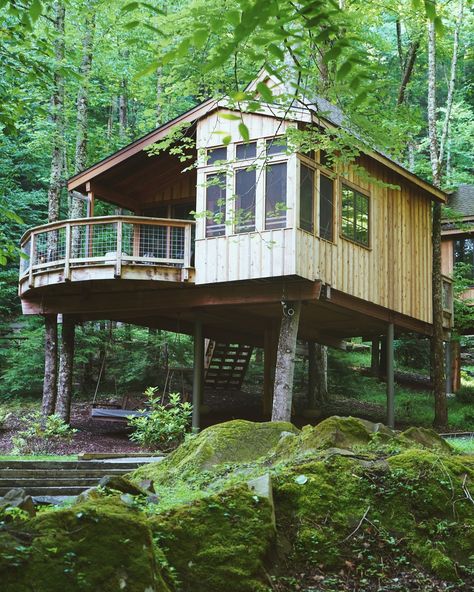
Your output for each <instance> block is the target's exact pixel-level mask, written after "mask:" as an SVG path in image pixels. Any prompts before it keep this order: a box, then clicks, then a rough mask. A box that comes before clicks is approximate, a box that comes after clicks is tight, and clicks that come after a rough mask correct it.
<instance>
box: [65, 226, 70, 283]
mask: <svg viewBox="0 0 474 592" xmlns="http://www.w3.org/2000/svg"><path fill="white" fill-rule="evenodd" d="M65 233H66V236H65V241H66V244H65V248H64V280H65V281H68V280H70V279H71V263H70V260H71V225H70V224H66V229H65Z"/></svg>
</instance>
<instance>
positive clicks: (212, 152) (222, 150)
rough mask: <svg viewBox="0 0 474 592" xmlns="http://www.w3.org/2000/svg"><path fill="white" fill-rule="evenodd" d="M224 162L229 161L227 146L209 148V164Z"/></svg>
mask: <svg viewBox="0 0 474 592" xmlns="http://www.w3.org/2000/svg"><path fill="white" fill-rule="evenodd" d="M222 160H227V148H226V146H220V147H219V148H209V149H208V150H207V164H208V165H209V164H215V163H216V162H220V161H222Z"/></svg>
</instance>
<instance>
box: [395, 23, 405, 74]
mask: <svg viewBox="0 0 474 592" xmlns="http://www.w3.org/2000/svg"><path fill="white" fill-rule="evenodd" d="M395 26H396V28H397V50H398V61H399V63H400V71H401V72H403V62H404V61H405V60H404V57H403V46H402V24H401V22H400V19H397V21H396V23H395Z"/></svg>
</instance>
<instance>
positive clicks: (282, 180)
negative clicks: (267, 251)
mask: <svg viewBox="0 0 474 592" xmlns="http://www.w3.org/2000/svg"><path fill="white" fill-rule="evenodd" d="M285 226H286V162H280V163H277V164H270V165H267V166H266V169H265V230H272V229H273V228H285Z"/></svg>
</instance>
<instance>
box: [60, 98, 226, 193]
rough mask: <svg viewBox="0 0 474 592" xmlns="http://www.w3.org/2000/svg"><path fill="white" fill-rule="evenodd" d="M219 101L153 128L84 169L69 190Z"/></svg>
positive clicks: (108, 168) (205, 111)
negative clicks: (141, 136)
mask: <svg viewBox="0 0 474 592" xmlns="http://www.w3.org/2000/svg"><path fill="white" fill-rule="evenodd" d="M217 103H218V101H216V100H215V99H208V100H207V101H205V102H204V103H201V104H200V105H197V106H196V107H194V108H193V109H190V110H189V111H187V112H186V113H183V115H180V116H179V117H176V118H175V119H172V120H171V121H169V122H168V123H165V124H164V125H162V126H161V127H159V128H157V129H155V130H153V131H152V132H150V133H149V134H147V135H146V136H143V138H140V139H139V140H136V141H135V142H133V143H132V144H129V145H128V146H125V147H124V148H122V149H121V150H118V151H117V152H114V153H113V154H111V155H110V156H108V157H107V158H105V159H104V160H101V161H100V162H98V163H97V164H95V165H93V166H92V167H90V168H89V169H86V170H85V171H82V172H81V173H79V174H77V175H74V176H73V177H71V178H70V179H69V180H68V183H67V188H68V191H72V190H74V189H76V188H78V187H80V186H81V185H83V184H84V183H86V182H87V181H90V180H92V179H93V178H94V177H97V176H98V175H100V174H102V173H104V172H105V171H107V170H110V169H111V168H113V167H114V166H116V165H117V164H119V163H121V162H123V161H124V160H127V158H130V157H131V156H133V155H134V154H138V153H139V152H141V151H142V150H143V149H144V148H146V147H147V146H150V145H151V144H154V143H155V142H157V141H158V140H161V139H162V138H164V136H166V134H168V133H169V131H170V130H171V129H172V128H173V127H174V126H175V125H177V124H179V123H182V122H185V121H189V122H190V123H193V122H194V121H196V120H197V119H199V118H200V117H202V116H203V115H204V114H205V113H207V112H208V111H211V110H212V109H213V108H215V107H216V106H217Z"/></svg>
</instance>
